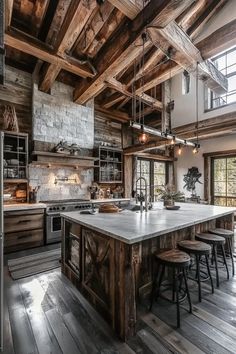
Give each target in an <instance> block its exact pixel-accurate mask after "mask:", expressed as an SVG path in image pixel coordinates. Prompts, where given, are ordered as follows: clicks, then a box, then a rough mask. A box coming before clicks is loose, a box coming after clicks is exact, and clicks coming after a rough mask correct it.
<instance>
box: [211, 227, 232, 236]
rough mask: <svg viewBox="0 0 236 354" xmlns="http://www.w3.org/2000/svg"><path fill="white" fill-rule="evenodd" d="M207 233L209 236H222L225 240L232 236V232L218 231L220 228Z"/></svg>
mask: <svg viewBox="0 0 236 354" xmlns="http://www.w3.org/2000/svg"><path fill="white" fill-rule="evenodd" d="M208 232H210V234H215V235H218V236H222V237H225V238H226V237H233V236H234V232H233V231H232V230H226V229H220V228H216V229H209V230H208Z"/></svg>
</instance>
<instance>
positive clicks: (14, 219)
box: [4, 212, 44, 234]
mask: <svg viewBox="0 0 236 354" xmlns="http://www.w3.org/2000/svg"><path fill="white" fill-rule="evenodd" d="M43 228H44V214H43V213H40V214H36V213H32V214H29V213H26V214H22V212H21V214H18V213H16V212H14V213H7V215H6V214H5V217H4V232H5V233H6V234H7V233H12V232H18V231H27V230H34V229H43Z"/></svg>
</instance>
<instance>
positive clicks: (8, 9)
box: [4, 0, 14, 30]
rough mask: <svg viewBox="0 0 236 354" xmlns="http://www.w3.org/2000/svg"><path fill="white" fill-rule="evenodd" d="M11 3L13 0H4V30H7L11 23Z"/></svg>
mask: <svg viewBox="0 0 236 354" xmlns="http://www.w3.org/2000/svg"><path fill="white" fill-rule="evenodd" d="M13 3H14V0H5V5H4V6H5V9H4V10H5V30H8V28H9V27H10V25H11V19H12V11H13Z"/></svg>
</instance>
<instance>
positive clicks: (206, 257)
mask: <svg viewBox="0 0 236 354" xmlns="http://www.w3.org/2000/svg"><path fill="white" fill-rule="evenodd" d="M208 257H209V256H208V255H207V254H206V255H205V259H206V266H207V271H208V275H209V278H210V281H211V292H212V294H214V284H213V279H212V276H211V270H210V266H209V259H208Z"/></svg>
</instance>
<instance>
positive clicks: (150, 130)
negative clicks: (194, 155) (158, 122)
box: [130, 122, 200, 148]
mask: <svg viewBox="0 0 236 354" xmlns="http://www.w3.org/2000/svg"><path fill="white" fill-rule="evenodd" d="M130 125H131V127H133V128H135V129H138V130H142V131H143V132H145V133H149V134H152V135H156V136H159V137H160V138H165V139H167V140H173V139H174V140H175V144H183V145H187V146H193V147H196V148H199V147H200V146H199V144H196V143H193V142H191V141H188V140H184V139H180V138H178V137H177V136H175V135H174V134H167V133H163V132H161V131H160V130H158V129H155V128H152V127H148V126H147V125H143V124H140V123H137V122H130Z"/></svg>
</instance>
